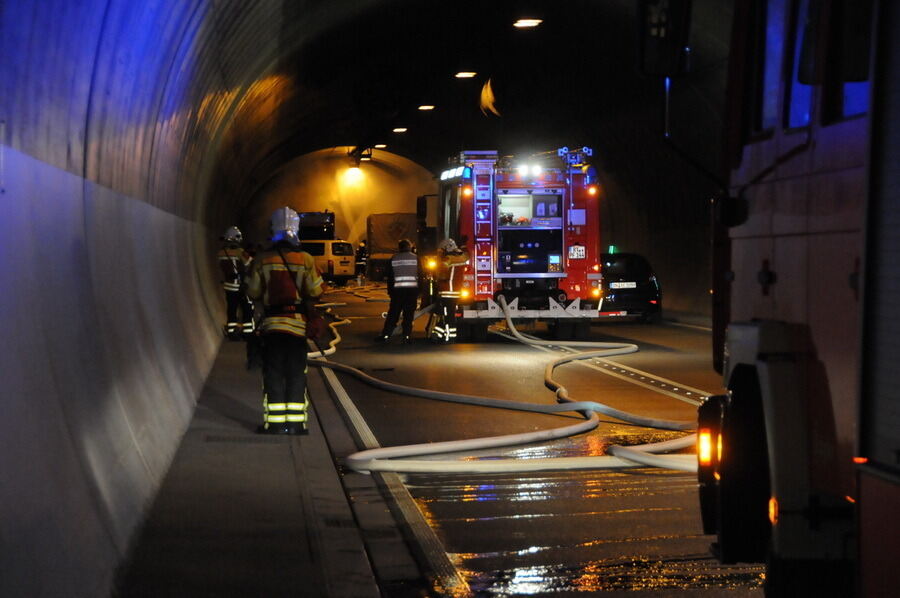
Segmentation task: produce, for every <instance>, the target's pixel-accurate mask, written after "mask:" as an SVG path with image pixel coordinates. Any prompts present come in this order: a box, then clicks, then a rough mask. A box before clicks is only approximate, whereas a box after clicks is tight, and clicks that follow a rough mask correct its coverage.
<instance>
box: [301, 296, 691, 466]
mask: <svg viewBox="0 0 900 598" xmlns="http://www.w3.org/2000/svg"><path fill="white" fill-rule="evenodd" d="M499 303H500V306H501V308H502V309H503V313H504V316H505V318H506V324H507V326H508V327H509V330H510V332H512V334H513V336H514V337H515V338H517V339H518V340H520V341H521V342H523V343H527V344H534V345H554V346H570V347H594V348H598V347H599V349H598V350H594V351H587V352H583V353H576V354H572V355H567V356H565V357H562V358H559V359H556V360H554V361H552V362H550V363H548V364H547V366H546V368H545V369H544V384H545V386H547V388H549V389H550V390H552V391H554V392H555V394H556V398H557V400H558V401H559V403H558V404H555V405H540V404H534V403H527V402H522V401H507V400H503V399H492V398H488V397H479V396H472V395H462V394H456V393H448V392H442V391H436V390H428V389H422V388H414V387H410V386H405V385H401V384H395V383H392V382H386V381H384V380H379V379H377V378H373V377H372V376H369V375H368V374H366V373H364V372H362V371H360V370H358V369H356V368H353V367H350V366H347V365H344V364H340V363H334V362H330V361H325V360H324V359H321V357H323V356H324V355H331V354H333V353H334V352H335V350H336V347H335V346H336V345H337V343H338V342H340V335H339V334H338V332H337V330H336V327H337V326H339V325H343V324H346V323H348V322H349V321H348V320H341V321H338V322H334V323H332V324H330V326H331V327H332V330H333V331H334V335H335V338H334V339H333V340H332V341H331V342H330V343H329V349H327V350H325V351H324V352H314V353H310V354H309V357H310V358H311V359H310V360H309V364H310V365H313V366H316V367H327V368H331V369H334V370H337V371H340V372H344V373H346V374H350V375H352V376H354V377H355V378H357V379H359V380H361V381H362V382H364V383H366V384H369V385H371V386H374V387H375V388H379V389H381V390H386V391H389V392H394V393H397V394H404V395H410V396H418V397H423V398H427V399H433V400H439V401H448V402H453V403H464V404H468V405H480V406H483V407H494V408H499V409H512V410H517V411H529V412H533V413H546V414H557V413H564V412H577V413H579V414H581V415H582V416H583V417H584V418H585V421H582V422H579V423H577V424H573V425H569V426H563V427H561V428H553V429H549V430H539V431H537V432H527V433H522V434H507V435H503V436H490V437H485V438H474V439H470V440H453V441H446V442H429V443H423V444H411V445H405V446H395V447H385V448H377V449H370V450H365V451H360V452H357V453H354V454H352V455H350V456H348V457H347V458H346V464H347V465H348V466H349V467H351V468H352V469H355V470H357V471H393V472H407V473H520V472H529V471H549V470H576V469H612V468H626V467H643V466H651V467H662V468H667V469H676V470H680V471H689V472H695V471H696V470H697V463H696V457H695V456H694V455H691V454H683V455H660V454H657V453H664V452H668V451H673V450H680V449H684V448H688V447H690V446H693V445H694V443H695V441H696V439H695V435H694V434H691V435H688V436H685V437H683V438H678V439H675V440H669V441H665V442H658V443H652V444H643V445H637V446H631V447H623V446H618V445H613V446H610V447H608V448H607V453H608V456H600V457H563V458H559V457H557V458H546V459H489V460H466V461H463V460H457V459H451V460H432V459H428V460H415V459H410V457H418V456H424V455H434V454H442V453H451V452H462V451H477V450H482V449H487V448H497V447H505V446H513V445H521V444H527V443H533V442H543V441H547V440H554V439H558V438H565V437H567V436H573V435H576V434H582V433H585V432H588V431H590V430H593V429H594V428H596V427H597V426H598V425H599V423H600V419H599V417H598V416H597V414H598V413H602V414H604V415H608V416H611V417H615V418H616V419H619V420H622V421H625V422H628V423H632V424H635V425H639V426H644V427H649V428H658V429H664V430H692V429H694V428H695V427H696V423H695V422H693V421H672V420H663V419H656V418H649V417H644V416H639V415H634V414H631V413H627V412H625V411H621V410H619V409H615V408H613V407H610V406H609V405H605V404H603V403H597V402H594V401H573V400H572V399H571V398H569V394H568V391H567V390H566V388H565V387H564V386H562V385H561V384H559V383H558V382H557V381H555V380H554V379H553V370H555V369H556V367H557V366H560V365H563V364H565V363H570V362H572V361H576V360H582V359H594V358H598V357H604V358H605V357H611V356H613V355H624V354H627V353H634V352H636V351H637V350H638V347H637V345H633V344H627V343H600V342H590V341H544V340H540V339H535V338H529V337H525V336H523V335H522V334H521V333H520V332H519V331H518V330H516V328H515V326H514V325H513V322H512V317H511V316H510V314H509V309H508V307H507V304H506V301H505V298H504V297H502V296H501V297H500V298H499Z"/></svg>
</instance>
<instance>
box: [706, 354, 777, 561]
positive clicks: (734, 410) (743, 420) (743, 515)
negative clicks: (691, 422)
mask: <svg viewBox="0 0 900 598" xmlns="http://www.w3.org/2000/svg"><path fill="white" fill-rule="evenodd" d="M731 391H732V394H731V397H730V400H729V401H728V402H727V404H726V405H725V409H724V412H723V415H722V428H721V435H722V445H723V450H722V459H721V461H720V462H719V468H718V471H719V476H720V479H719V480H718V484H717V486H718V508H717V509H716V511H717V516H718V518H717V525H716V527H717V530H718V547H717V551H718V556H719V560H721V561H722V562H723V563H737V562H748V563H752V562H762V561H764V560H765V557H766V551H767V547H768V543H769V534H770V524H769V517H768V501H769V466H768V451H767V449H766V429H765V422H764V419H763V410H762V398H761V393H760V388H759V381H758V379H757V376H756V371H755V370H753V369H750V368H747V369H744V370H738V371H736V372H735V374H734V375H733V376H732V384H731Z"/></svg>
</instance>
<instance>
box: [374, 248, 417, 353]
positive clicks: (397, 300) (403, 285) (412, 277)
mask: <svg viewBox="0 0 900 598" xmlns="http://www.w3.org/2000/svg"><path fill="white" fill-rule="evenodd" d="M397 249H398V252H397V253H396V254H395V255H394V257H392V258H391V261H390V262H389V263H388V267H387V272H385V275H386V277H387V284H388V295H390V297H391V306H390V307H389V308H388V314H387V319H385V321H384V328H383V329H382V331H381V336H379V337H378V338H377V339H376V340H378V341H379V342H385V341H387V340H388V339H389V338H391V334H392V333H393V331H394V327H395V326H396V325H397V321H398V320H399V319H400V314H401V312H402V313H403V341H404V342H405V343H407V344H409V343H411V342H412V325H413V314H414V313H415V311H416V301H417V299H418V298H419V259H418V257H416V254H414V253H413V252H412V243H411V242H410V241H409V240H408V239H402V240H401V241H400V242H399V243H398V244H397Z"/></svg>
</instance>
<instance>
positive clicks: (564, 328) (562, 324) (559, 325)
mask: <svg viewBox="0 0 900 598" xmlns="http://www.w3.org/2000/svg"><path fill="white" fill-rule="evenodd" d="M551 331H552V333H553V338H555V339H557V340H571V339H572V337H573V336H575V322H571V321H569V320H565V319H560V320H558V321H557V322H554V323H553V326H552V329H551Z"/></svg>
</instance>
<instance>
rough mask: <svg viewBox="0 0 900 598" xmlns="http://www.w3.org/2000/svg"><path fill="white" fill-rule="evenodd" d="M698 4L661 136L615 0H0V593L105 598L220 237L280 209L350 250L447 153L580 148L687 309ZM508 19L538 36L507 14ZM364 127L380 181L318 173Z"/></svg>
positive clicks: (203, 353) (218, 304) (712, 34)
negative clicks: (487, 86) (325, 213)
mask: <svg viewBox="0 0 900 598" xmlns="http://www.w3.org/2000/svg"><path fill="white" fill-rule="evenodd" d="M694 5H695V10H694V16H693V19H694V21H693V23H692V38H691V39H692V46H693V56H694V58H693V62H694V63H693V64H692V66H691V69H692V72H693V73H695V76H693V77H692V78H691V80H690V82H689V83H687V82H684V83H683V82H680V81H679V80H676V81H675V83H674V89H673V97H672V105H671V109H670V110H671V115H672V122H671V126H672V138H673V139H674V141H675V145H672V144H667V143H665V142H664V140H663V139H662V126H663V124H662V120H663V103H662V102H663V100H662V97H663V96H662V82H661V80H659V79H657V78H652V77H644V76H642V75H641V74H640V73H639V71H638V68H637V57H636V52H637V49H636V42H635V36H636V26H635V3H634V2H632V1H631V0H610V1H608V2H602V3H598V2H591V1H588V0H576V1H572V2H561V3H557V2H551V1H549V0H548V1H546V2H531V3H528V6H527V7H526V6H525V3H520V2H509V1H506V2H492V3H483V2H476V1H472V0H467V1H459V2H449V1H448V2H436V3H421V2H412V1H405V0H395V1H387V0H384V1H378V0H355V1H353V2H333V1H330V0H309V1H307V2H294V1H290V0H283V1H279V0H260V1H254V2H247V1H244V0H225V1H217V2H211V1H209V0H188V1H184V2H174V1H170V0H169V1H160V2H131V1H126V0H87V1H84V2H77V3H76V2H71V1H69V0H43V1H40V2H36V1H28V0H26V1H21V2H5V3H3V4H2V5H0V10H2V23H0V54H2V56H3V58H2V66H0V69H2V70H0V85H2V93H0V142H2V145H0V198H2V208H0V209H2V212H0V214H2V218H0V245H2V256H3V258H2V259H3V269H2V274H0V276H2V286H3V289H4V292H3V297H4V299H3V303H2V305H3V309H2V312H3V314H4V316H5V322H6V324H5V326H4V337H5V350H4V351H3V352H2V357H0V360H2V367H0V370H2V377H3V379H4V383H3V388H4V391H3V398H2V403H3V413H4V417H3V418H2V423H0V437H2V438H3V447H4V450H3V451H2V454H0V472H2V473H0V477H2V484H0V543H2V545H3V556H2V557H0V559H2V560H0V595H3V596H57V595H66V596H97V595H106V594H107V593H108V592H109V589H110V588H111V586H112V584H113V580H114V576H115V571H116V568H117V566H118V565H119V564H120V563H121V562H122V560H123V559H124V558H125V557H126V555H127V554H128V551H129V547H130V545H131V542H132V541H133V538H134V536H135V532H136V530H137V529H138V528H139V526H140V524H141V521H142V518H143V516H144V514H145V513H146V510H147V508H148V505H150V504H151V502H152V500H153V498H154V496H155V493H156V491H157V489H158V488H159V485H160V482H161V480H162V478H163V476H164V475H165V474H166V471H167V468H168V465H169V463H170V461H171V459H172V457H173V454H174V452H175V450H176V448H177V446H178V443H179V440H180V438H181V435H182V434H183V433H184V430H185V428H186V426H187V424H188V422H189V420H190V418H191V415H192V412H193V409H194V406H195V401H196V397H197V395H198V393H199V391H200V389H201V388H202V386H203V383H204V380H205V378H206V376H207V373H208V372H209V370H210V367H211V364H212V362H213V360H214V359H215V356H216V354H217V351H218V349H219V346H220V344H221V342H222V333H221V324H222V321H223V313H224V305H223V301H222V298H221V296H220V295H221V293H220V289H219V281H218V274H217V272H216V270H215V268H214V267H215V263H214V254H215V249H216V247H217V244H218V238H219V236H220V235H221V234H222V231H223V230H224V229H225V227H227V226H230V225H238V226H240V227H242V228H243V229H245V230H246V231H248V236H250V237H252V238H253V240H254V241H256V242H264V241H265V235H266V233H267V226H268V224H267V222H268V217H269V214H270V213H271V211H272V210H273V209H274V208H275V207H278V206H279V205H285V204H287V205H292V206H293V207H295V208H297V209H310V210H320V209H329V210H332V211H335V212H336V213H337V214H338V218H339V222H340V224H339V232H340V233H341V234H342V235H345V236H346V237H347V238H348V239H350V240H355V239H357V238H359V236H360V235H361V234H362V233H361V231H362V228H361V227H362V226H364V225H363V224H361V222H363V221H364V218H365V215H366V214H367V213H371V212H385V211H412V210H413V208H414V205H415V203H414V201H415V196H416V195H418V194H423V193H427V192H429V188H430V186H431V185H433V184H434V178H433V177H434V174H436V173H439V172H440V171H441V169H442V168H444V167H445V165H446V160H447V158H448V157H450V156H452V155H454V154H455V153H458V152H459V151H460V150H463V149H499V150H501V151H502V152H505V153H528V152H538V151H545V150H552V149H555V148H557V147H560V146H563V145H571V146H581V145H585V146H590V147H592V148H594V151H595V161H596V165H597V167H598V171H599V172H600V177H601V181H602V184H603V185H604V186H605V188H606V195H607V197H608V201H607V203H606V204H605V205H604V207H603V214H604V215H603V223H602V227H603V231H604V239H605V240H604V244H609V245H616V246H618V247H620V248H622V249H627V250H632V251H636V252H638V253H643V254H645V255H647V257H648V258H649V259H650V260H651V262H652V263H653V264H654V266H655V268H656V271H657V274H658V276H659V278H660V280H661V281H662V284H663V287H664V291H665V293H666V299H667V304H666V305H667V308H668V309H670V310H671V314H682V315H684V316H685V317H695V318H701V319H702V318H706V317H708V316H709V313H710V308H709V306H708V287H709V283H708V272H709V257H708V243H709V230H710V226H709V216H708V200H709V197H710V195H711V194H712V193H713V191H714V190H715V182H714V180H713V179H714V177H711V176H710V173H713V174H715V173H719V172H721V170H722V168H723V164H722V163H721V162H722V160H721V157H720V154H719V152H717V151H715V149H714V148H717V147H719V136H720V132H721V128H722V120H723V112H724V108H723V106H724V100H723V97H724V86H725V72H726V66H725V63H726V61H727V50H728V43H729V31H728V25H727V24H728V23H729V22H730V10H731V8H730V3H721V2H717V1H714V0H705V1H695V2H694ZM527 10H530V11H532V12H534V13H536V14H540V15H541V16H542V17H543V18H544V19H545V22H546V25H545V26H544V27H543V30H539V31H534V32H519V31H514V30H513V29H512V28H511V27H510V25H509V24H510V23H511V19H512V18H513V17H514V16H521V15H518V13H519V12H523V11H527ZM529 35H530V36H531V37H530V38H529V37H528V36H529ZM465 69H472V70H474V71H477V72H478V76H477V77H476V78H475V79H474V80H473V81H460V80H458V79H455V78H454V77H453V73H455V72H456V71H459V70H465ZM488 78H491V79H492V83H493V86H494V90H495V91H496V96H497V108H498V111H499V112H500V115H499V116H497V115H494V114H492V113H489V112H482V110H481V109H480V107H479V102H478V98H479V91H480V89H481V87H482V85H483V84H484V83H485V81H486V79H488ZM428 102H433V103H434V104H435V105H436V106H437V109H436V110H435V111H434V113H433V114H427V113H425V112H422V111H418V110H417V109H416V108H417V106H418V105H420V104H422V103H428ZM399 126H403V127H408V132H406V133H403V134H398V133H393V132H392V129H393V128H395V127H399ZM375 144H385V145H386V146H387V147H386V148H385V149H384V150H376V154H375V155H374V158H375V160H374V162H375V164H374V165H364V166H363V168H364V169H365V168H372V169H379V168H380V173H381V174H380V175H379V176H381V177H382V183H381V184H382V186H383V187H382V191H381V192H379V194H374V195H368V196H366V197H359V198H355V199H354V198H352V197H350V192H347V193H345V194H344V195H341V193H337V192H334V186H333V185H324V184H321V183H315V182H314V181H315V179H316V177H319V178H320V179H321V178H322V177H324V176H325V175H324V174H322V173H324V172H327V173H329V176H331V175H334V174H335V173H337V172H338V171H339V170H341V169H343V168H345V167H347V166H349V165H350V161H349V159H348V158H347V153H348V151H350V150H352V148H369V147H373V146H374V145H375ZM711 148H712V149H711ZM379 165H380V166H379ZM698 165H699V167H698ZM373 172H374V171H373ZM317 185H318V186H317ZM351 201H356V202H358V203H357V204H354V205H350V203H349V202H351Z"/></svg>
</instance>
